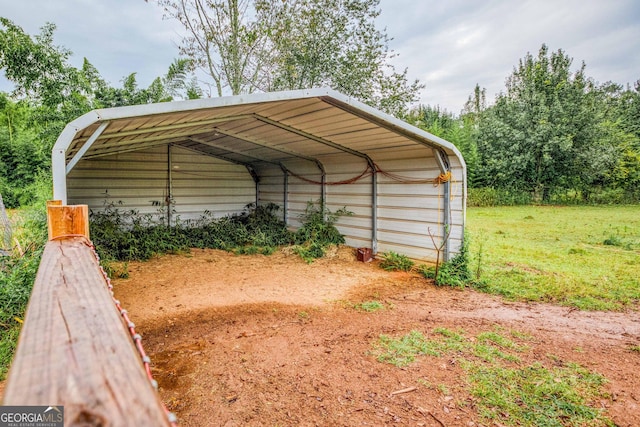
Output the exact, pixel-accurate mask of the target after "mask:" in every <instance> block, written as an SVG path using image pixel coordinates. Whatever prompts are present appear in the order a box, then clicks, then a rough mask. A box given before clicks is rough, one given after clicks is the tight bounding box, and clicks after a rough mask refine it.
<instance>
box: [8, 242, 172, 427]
mask: <svg viewBox="0 0 640 427" xmlns="http://www.w3.org/2000/svg"><path fill="white" fill-rule="evenodd" d="M3 404H4V405H63V406H64V411H65V426H77V425H101V426H114V427H115V426H168V425H169V421H168V419H167V416H166V413H165V411H164V407H163V405H162V403H161V402H160V400H159V397H158V394H157V393H156V391H155V390H154V389H153V387H152V386H151V384H150V382H149V379H148V378H147V376H146V373H145V372H144V370H143V365H142V363H141V360H140V356H139V354H138V353H137V350H136V349H135V348H134V345H133V342H132V339H131V337H130V334H129V332H128V330H127V329H126V327H125V325H124V323H123V322H122V320H121V316H120V313H119V312H118V311H117V310H116V308H115V305H114V303H113V300H112V297H111V294H110V293H109V290H108V289H107V286H106V282H105V279H104V276H103V275H102V272H101V271H100V269H99V266H98V263H97V261H96V259H95V256H94V254H93V250H92V248H90V247H89V246H88V245H87V240H85V239H83V238H72V239H63V240H56V241H50V242H48V243H47V245H46V247H45V250H44V253H43V255H42V261H41V264H40V268H39V270H38V274H37V277H36V281H35V284H34V287H33V292H32V295H31V299H30V301H29V306H28V309H27V314H26V317H25V322H24V326H23V329H22V333H21V334H20V339H19V342H18V348H17V351H16V354H15V358H14V361H13V365H12V366H11V370H10V371H9V379H8V382H7V386H6V389H5V392H4V401H3Z"/></svg>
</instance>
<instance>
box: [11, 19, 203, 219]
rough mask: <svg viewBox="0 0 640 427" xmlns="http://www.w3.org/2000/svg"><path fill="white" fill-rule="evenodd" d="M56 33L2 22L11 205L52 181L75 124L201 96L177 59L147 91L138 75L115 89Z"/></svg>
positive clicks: (186, 65)
mask: <svg viewBox="0 0 640 427" xmlns="http://www.w3.org/2000/svg"><path fill="white" fill-rule="evenodd" d="M54 32H55V25H53V24H46V25H45V26H44V27H42V29H41V32H40V34H37V35H36V36H33V37H32V36H30V35H29V34H26V33H25V32H24V31H23V29H22V28H21V27H20V26H18V25H16V24H14V23H13V22H12V21H10V20H8V19H6V18H2V17H0V70H2V71H3V72H4V75H5V76H6V78H7V79H8V80H10V81H11V82H12V83H13V84H14V90H13V92H12V93H11V94H5V93H0V192H1V193H2V196H3V199H4V202H5V204H6V206H8V207H18V206H26V205H28V204H30V203H31V202H32V201H33V200H34V198H35V192H36V191H37V188H35V187H37V186H38V185H40V182H43V181H44V182H46V181H50V178H49V173H50V164H51V149H52V147H53V144H54V142H55V140H56V138H57V137H58V135H59V134H60V132H61V131H62V129H63V128H64V126H65V125H66V124H67V123H68V122H70V121H71V120H73V119H75V118H77V117H78V116H80V115H82V114H84V113H86V112H88V111H90V110H92V109H95V108H105V107H116V106H122V105H133V104H144V103H151V102H163V101H170V100H172V99H174V98H193V97H198V96H199V89H198V88H197V87H196V86H195V83H194V80H193V79H191V78H189V72H188V70H189V69H190V61H189V60H185V59H181V60H176V61H175V62H174V63H173V64H171V65H170V66H169V70H168V72H167V74H166V75H165V76H163V77H158V78H156V79H155V80H154V81H153V82H152V83H151V85H150V86H149V87H148V88H146V89H144V88H142V89H141V88H139V87H138V85H137V82H136V73H131V74H130V75H128V76H127V77H125V78H124V79H123V82H122V85H123V86H122V87H121V88H115V87H112V86H110V85H109V84H107V83H106V82H105V81H104V80H103V79H102V77H101V76H100V74H99V72H98V70H96V68H95V67H94V66H93V65H91V63H90V62H89V61H88V60H87V59H86V58H85V60H84V63H83V66H82V68H80V69H77V68H75V67H73V66H72V65H70V64H69V58H70V56H71V52H70V51H68V50H67V49H64V48H62V47H58V46H57V45H55V43H54V40H53V35H54Z"/></svg>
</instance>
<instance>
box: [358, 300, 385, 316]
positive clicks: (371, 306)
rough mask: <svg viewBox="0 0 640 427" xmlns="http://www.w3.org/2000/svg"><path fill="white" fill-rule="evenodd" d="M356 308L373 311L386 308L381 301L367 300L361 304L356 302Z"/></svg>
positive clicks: (368, 311)
mask: <svg viewBox="0 0 640 427" xmlns="http://www.w3.org/2000/svg"><path fill="white" fill-rule="evenodd" d="M354 308H355V309H356V310H360V311H366V312H367V313H372V312H374V311H378V310H384V309H385V306H384V304H383V303H381V302H380V301H365V302H361V303H360V304H356V305H355V306H354Z"/></svg>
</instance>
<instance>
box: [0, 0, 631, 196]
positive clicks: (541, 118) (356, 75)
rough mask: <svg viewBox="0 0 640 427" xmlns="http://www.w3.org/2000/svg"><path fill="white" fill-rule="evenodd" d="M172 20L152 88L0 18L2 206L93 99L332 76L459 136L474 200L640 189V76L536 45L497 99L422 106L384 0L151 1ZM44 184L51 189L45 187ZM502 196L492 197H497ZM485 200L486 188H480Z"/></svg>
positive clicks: (46, 32)
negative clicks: (399, 62)
mask: <svg viewBox="0 0 640 427" xmlns="http://www.w3.org/2000/svg"><path fill="white" fill-rule="evenodd" d="M152 3H156V4H157V6H158V7H161V8H163V10H164V11H165V14H166V16H168V17H171V18H173V19H175V20H177V21H178V22H180V23H181V24H182V25H183V26H184V28H185V31H186V36H185V37H184V38H183V40H182V41H181V44H180V48H179V50H180V54H181V57H180V58H179V59H176V60H175V61H174V62H173V63H172V64H170V65H169V67H168V69H167V73H166V74H165V75H163V76H159V77H157V78H156V79H155V80H153V82H152V83H151V84H150V85H149V87H146V88H141V87H140V86H139V84H138V83H137V80H136V73H135V72H132V73H131V74H129V75H128V76H126V77H124V78H123V80H122V81H121V82H120V86H118V87H116V86H113V85H112V84H111V83H109V82H107V81H105V79H104V78H103V77H102V76H101V75H100V73H99V71H98V70H97V69H96V68H95V67H94V66H93V65H92V64H91V63H90V62H89V61H88V60H87V59H86V58H85V59H84V63H83V65H82V67H80V68H76V67H73V66H72V65H70V63H69V59H70V57H71V55H72V53H71V52H70V51H69V50H67V49H65V48H64V47H58V46H56V45H55V44H54V34H55V25H54V24H51V23H48V24H46V25H44V26H43V27H42V28H41V31H40V33H39V34H36V35H33V36H32V35H29V34H27V33H25V32H24V30H23V29H22V28H21V27H20V26H19V25H18V24H16V23H14V22H12V21H10V20H8V19H6V18H0V69H1V70H2V71H3V73H4V75H5V77H6V78H7V79H8V80H9V81H11V82H12V83H13V85H14V90H13V91H12V92H11V93H0V194H2V196H3V199H4V202H5V204H6V205H7V206H9V207H17V206H20V205H24V204H28V203H29V201H30V200H32V199H33V198H34V195H35V194H36V193H37V192H38V191H47V189H48V188H50V153H51V148H52V146H53V143H54V142H55V140H56V138H57V136H58V135H59V133H60V132H61V131H62V129H63V128H64V126H65V125H66V123H68V122H69V121H71V120H73V119H75V118H76V117H78V116H80V115H81V114H83V113H86V112H88V111H90V110H92V109H95V108H107V107H115V106H123V105H135V104H144V103H152V102H164V101H171V100H178V99H193V98H199V97H204V96H223V95H230V94H241V93H252V92H268V91H276V90H290V89H305V88H311V87H319V86H330V87H332V88H334V89H336V90H338V91H340V92H343V93H345V94H347V95H349V96H353V97H355V98H357V99H359V100H361V101H363V102H365V103H367V104H369V105H371V106H373V107H376V108H378V109H380V110H382V111H384V112H387V113H389V114H392V115H395V116H396V117H399V118H402V119H404V120H406V121H407V122H409V123H411V124H414V125H416V126H418V127H421V128H423V129H425V130H427V131H429V132H431V133H433V134H435V135H438V136H441V137H443V138H445V139H447V140H449V141H451V142H452V143H454V144H455V145H456V146H457V147H458V148H459V149H460V151H461V152H462V153H463V155H464V157H465V160H466V162H467V166H468V182H469V187H470V194H471V196H472V197H471V199H472V200H473V202H472V203H482V202H483V201H482V198H483V197H484V198H486V199H490V200H489V202H491V200H492V201H493V202H500V203H514V202H523V203H526V202H533V201H535V202H558V201H561V202H562V201H564V202H566V201H570V200H572V201H577V202H597V201H604V202H637V201H639V200H640V80H639V81H638V82H636V83H635V85H634V86H633V87H630V86H627V87H624V86H622V85H620V84H617V83H613V82H607V83H604V84H598V83H596V82H594V81H593V79H591V78H589V77H588V76H587V74H586V65H585V64H584V63H583V64H581V66H580V67H579V68H578V69H577V70H572V68H571V67H572V65H573V60H572V58H570V57H569V56H568V55H567V54H566V53H565V52H563V51H562V50H558V51H549V49H548V48H547V46H545V45H543V46H542V47H541V48H540V50H539V52H538V53H537V55H533V54H530V53H527V54H526V56H525V57H524V58H522V59H521V60H520V61H519V63H518V65H517V66H516V67H514V69H513V72H512V74H511V75H510V76H508V77H507V79H506V87H505V89H504V91H503V92H501V93H499V94H498V95H497V96H496V98H495V100H493V101H492V102H489V101H488V100H487V99H486V90H485V89H482V88H481V87H480V86H479V85H477V86H476V87H475V88H474V89H473V92H472V94H471V95H470V96H469V100H468V101H467V103H466V104H465V105H464V106H462V109H461V112H460V113H459V114H454V113H452V112H448V111H445V110H442V109H440V108H439V107H438V106H435V107H434V106H429V105H418V106H416V105H415V103H416V102H417V100H418V99H419V93H420V91H421V90H422V89H423V88H424V85H422V84H421V83H420V82H419V81H417V80H416V81H410V80H409V79H408V77H407V75H408V73H407V70H406V69H405V70H396V69H395V68H394V67H393V66H392V65H389V64H390V59H391V58H392V57H393V55H394V53H393V52H392V51H391V50H390V49H389V47H388V43H389V40H390V38H389V36H388V35H387V33H386V31H385V30H380V29H379V28H378V27H377V26H376V18H377V17H378V15H379V13H380V10H379V0H293V1H286V2H283V1H276V0H152ZM43 189H45V190H43ZM496 195H498V196H500V197H496ZM485 201H486V200H485Z"/></svg>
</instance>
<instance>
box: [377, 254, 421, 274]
mask: <svg viewBox="0 0 640 427" xmlns="http://www.w3.org/2000/svg"><path fill="white" fill-rule="evenodd" d="M413 265H414V262H413V261H411V260H410V259H409V257H407V256H406V255H402V254H398V253H396V252H393V251H389V252H384V253H383V254H382V261H381V262H380V267H381V268H383V269H384V270H386V271H410V270H411V269H412V268H413Z"/></svg>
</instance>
